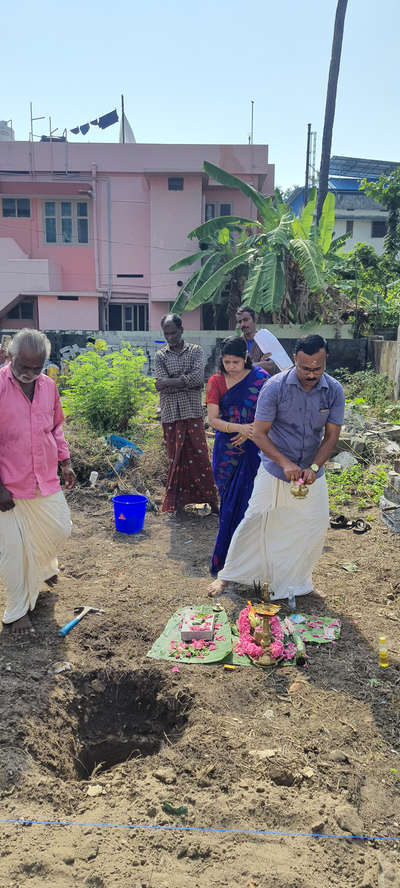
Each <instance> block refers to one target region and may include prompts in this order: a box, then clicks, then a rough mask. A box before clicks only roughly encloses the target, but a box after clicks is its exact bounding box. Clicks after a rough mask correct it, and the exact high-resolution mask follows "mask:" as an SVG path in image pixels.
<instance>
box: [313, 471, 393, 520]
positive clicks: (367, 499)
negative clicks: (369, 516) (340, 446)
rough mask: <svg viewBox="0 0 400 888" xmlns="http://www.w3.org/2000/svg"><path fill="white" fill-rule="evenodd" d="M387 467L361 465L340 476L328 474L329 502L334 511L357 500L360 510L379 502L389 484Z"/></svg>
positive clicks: (332, 473)
mask: <svg viewBox="0 0 400 888" xmlns="http://www.w3.org/2000/svg"><path fill="white" fill-rule="evenodd" d="M386 469H387V467H386V466H385V465H383V464H379V465H378V466H374V467H370V468H367V467H365V468H364V467H363V466H361V465H359V464H357V465H356V466H352V468H350V469H345V470H344V471H343V472H341V473H340V474H335V473H334V472H327V476H326V477H327V483H328V491H329V500H330V505H331V509H332V511H335V510H336V509H339V508H340V507H341V506H344V505H347V504H348V503H350V502H351V501H352V499H353V498H357V500H358V503H357V505H358V507H359V508H360V509H368V508H370V507H371V506H373V505H376V504H377V503H378V502H379V499H380V497H381V496H382V494H383V490H384V487H385V485H386V483H387V472H386Z"/></svg>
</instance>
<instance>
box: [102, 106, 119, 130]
mask: <svg viewBox="0 0 400 888" xmlns="http://www.w3.org/2000/svg"><path fill="white" fill-rule="evenodd" d="M118 120H119V117H118V114H117V112H116V111H115V110H114V111H110V112H109V113H108V114H103V116H102V117H99V127H100V129H106V127H108V126H111V124H113V123H118Z"/></svg>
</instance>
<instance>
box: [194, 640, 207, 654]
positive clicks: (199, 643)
mask: <svg viewBox="0 0 400 888" xmlns="http://www.w3.org/2000/svg"><path fill="white" fill-rule="evenodd" d="M205 646H206V643H205V641H203V640H202V639H201V638H199V640H198V641H192V647H194V649H195V651H201V650H202V648H203V647H205Z"/></svg>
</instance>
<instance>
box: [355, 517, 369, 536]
mask: <svg viewBox="0 0 400 888" xmlns="http://www.w3.org/2000/svg"><path fill="white" fill-rule="evenodd" d="M367 530H371V525H370V524H368V523H367V522H366V521H364V518H357V521H355V522H354V527H353V533H366V532H367Z"/></svg>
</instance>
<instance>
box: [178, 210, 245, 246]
mask: <svg viewBox="0 0 400 888" xmlns="http://www.w3.org/2000/svg"><path fill="white" fill-rule="evenodd" d="M242 225H244V226H246V227H250V226H251V227H254V226H257V227H258V228H261V223H260V222H257V220H256V219H245V218H243V216H217V218H216V219H209V220H208V222H203V224H202V225H198V226H197V228H194V229H193V231H190V232H189V234H188V235H187V237H188V238H189V239H190V240H191V239H192V238H194V237H197V239H198V240H199V241H201V240H207V238H208V237H212V235H213V234H216V233H217V232H218V231H219V230H220V229H221V228H226V227H228V226H229V227H232V228H233V229H234V228H235V227H238V228H239V227H241V226H242Z"/></svg>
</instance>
